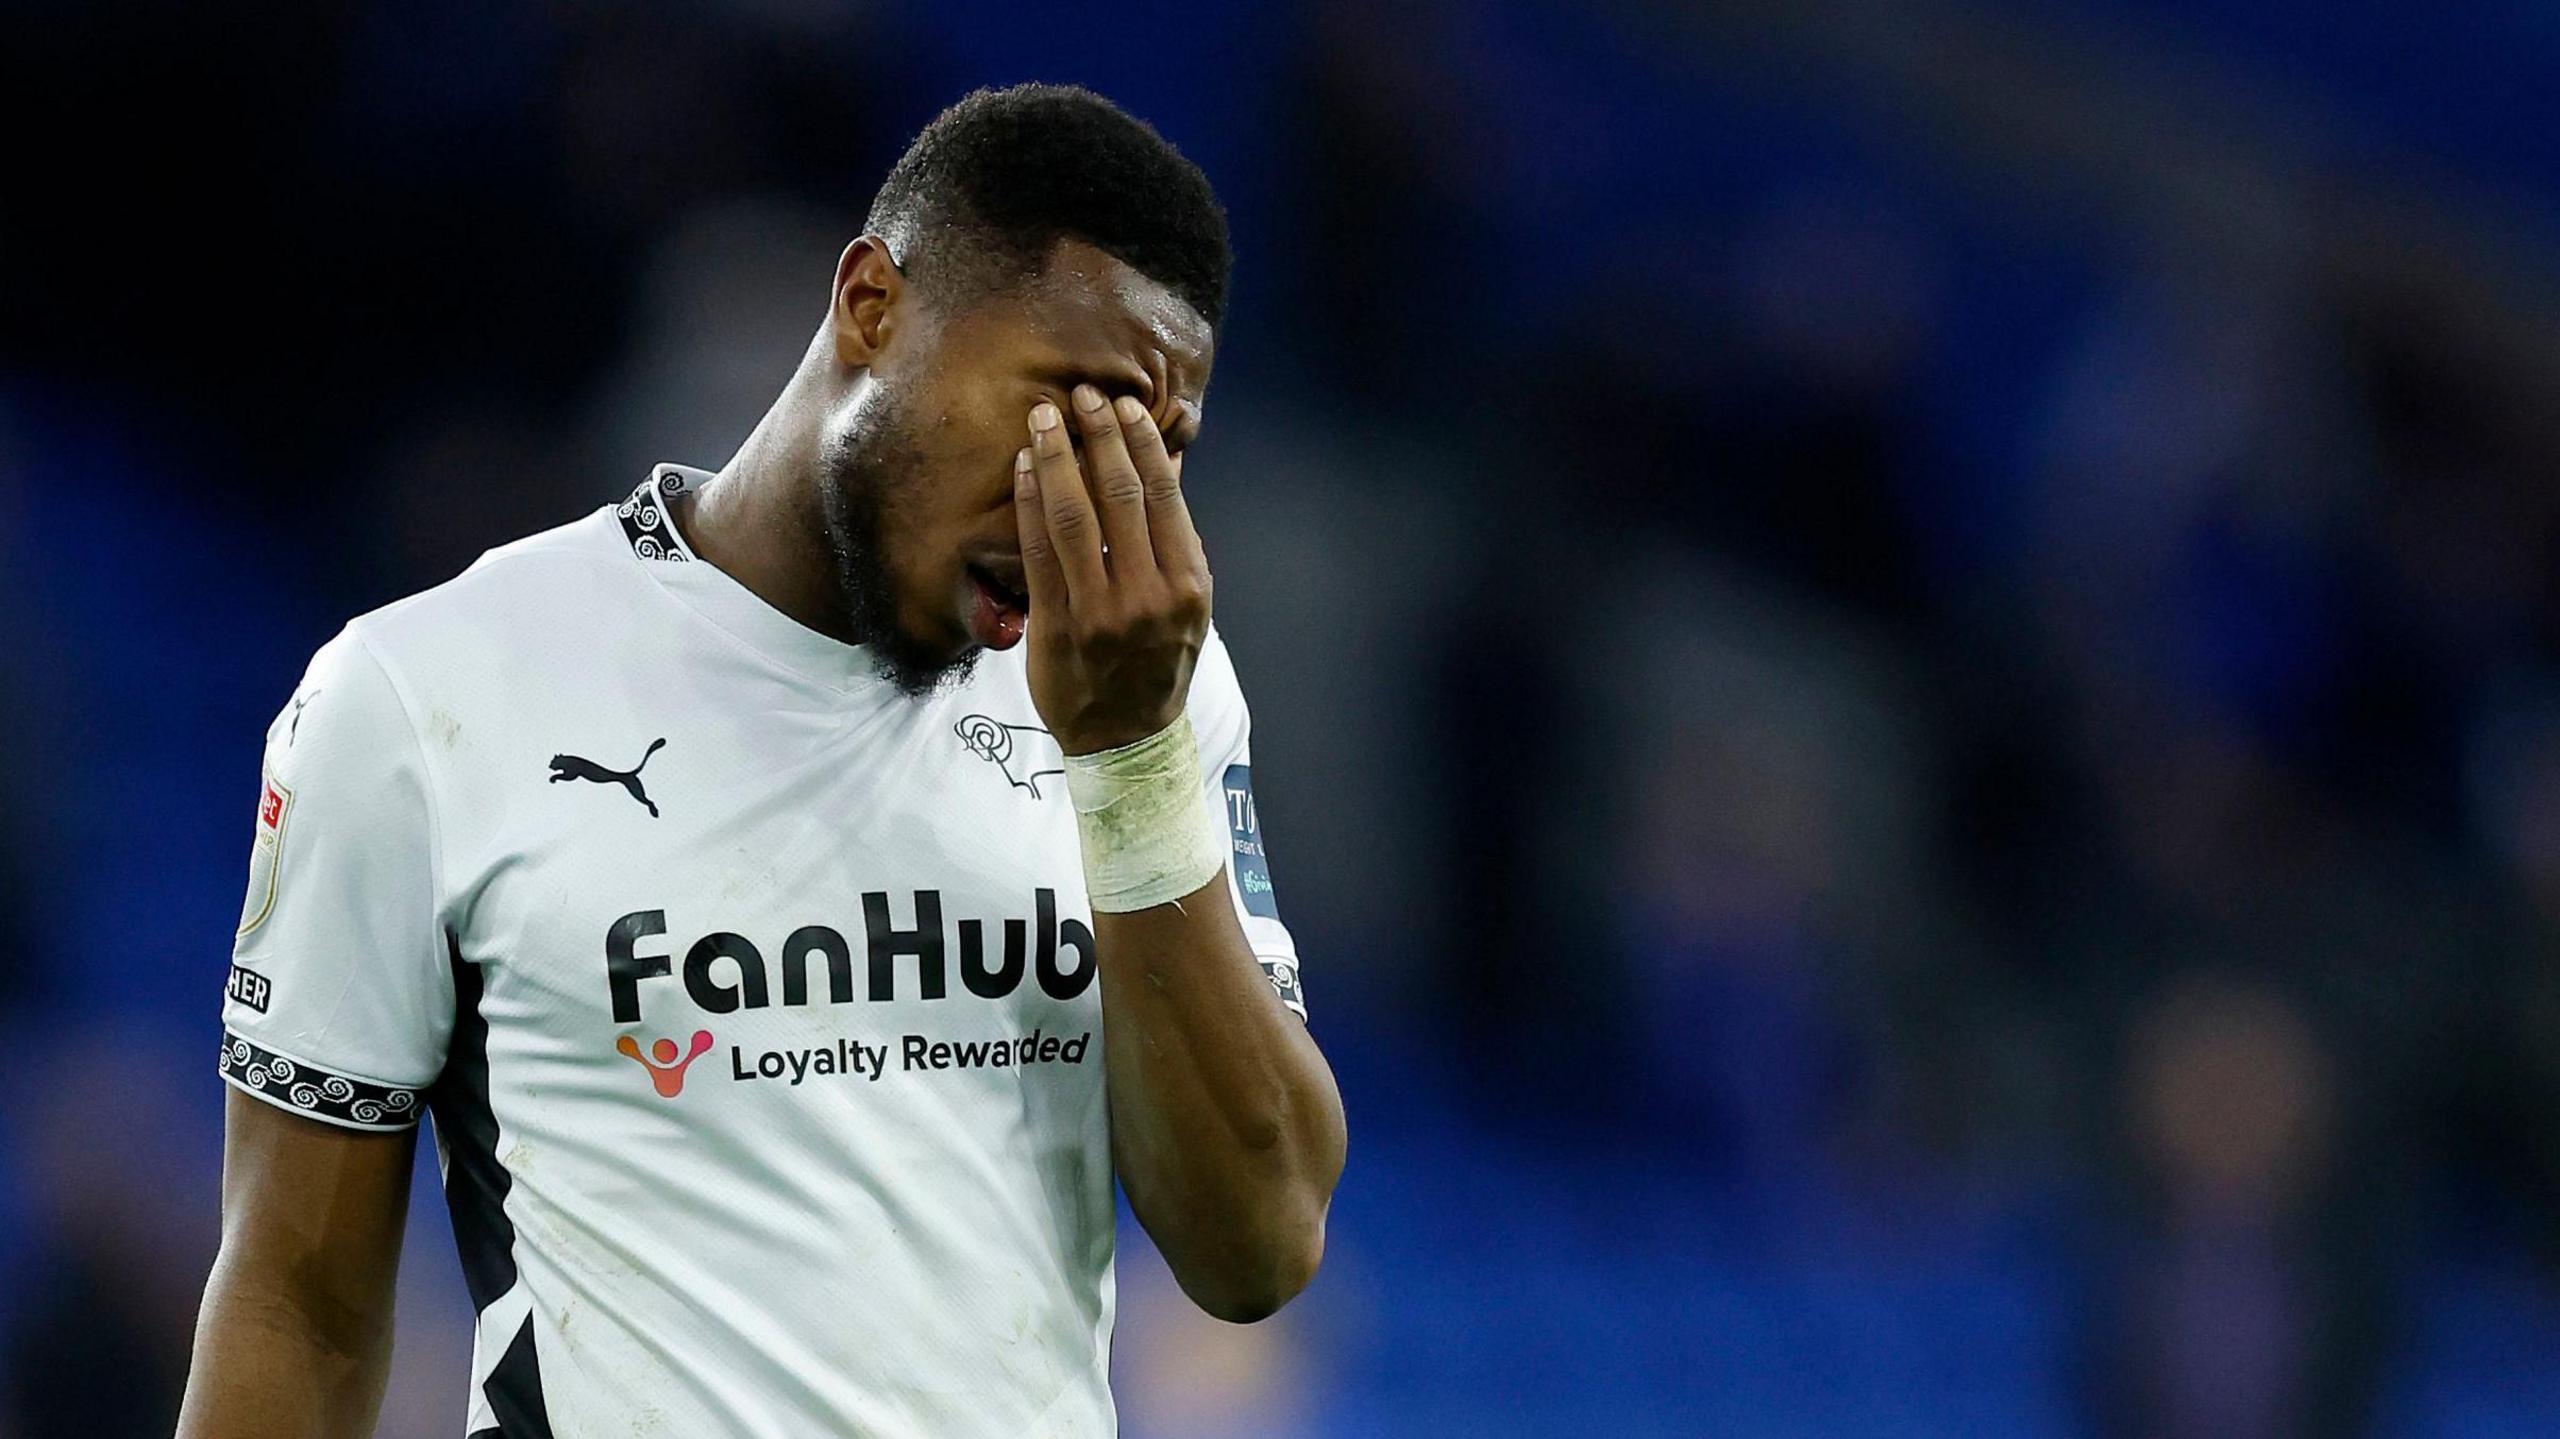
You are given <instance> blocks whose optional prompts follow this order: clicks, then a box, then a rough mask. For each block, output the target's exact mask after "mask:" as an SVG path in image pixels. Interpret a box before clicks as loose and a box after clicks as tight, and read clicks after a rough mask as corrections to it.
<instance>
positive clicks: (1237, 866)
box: [1224, 764, 1280, 919]
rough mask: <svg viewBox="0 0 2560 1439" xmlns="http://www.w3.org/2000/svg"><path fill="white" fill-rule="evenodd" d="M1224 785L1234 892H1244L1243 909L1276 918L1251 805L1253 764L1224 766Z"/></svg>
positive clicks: (1267, 866)
mask: <svg viewBox="0 0 2560 1439" xmlns="http://www.w3.org/2000/svg"><path fill="white" fill-rule="evenodd" d="M1224 788H1225V789H1226V792H1227V839H1228V843H1229V848H1230V850H1231V851H1232V853H1231V854H1230V855H1229V858H1228V863H1229V865H1230V866H1231V867H1232V868H1233V869H1234V870H1235V876H1236V892H1237V893H1238V894H1241V895H1243V896H1244V908H1245V913H1247V914H1258V915H1261V916H1262V917H1263V918H1265V919H1278V918H1279V917H1280V904H1279V901H1277V900H1275V899H1273V898H1272V896H1271V861H1270V859H1269V857H1268V856H1266V855H1265V854H1264V853H1263V852H1262V816H1261V815H1260V814H1259V813H1258V812H1256V811H1255V809H1254V807H1253V767H1252V766H1251V765H1241V764H1231V765H1229V766H1227V774H1226V779H1225V782H1224Z"/></svg>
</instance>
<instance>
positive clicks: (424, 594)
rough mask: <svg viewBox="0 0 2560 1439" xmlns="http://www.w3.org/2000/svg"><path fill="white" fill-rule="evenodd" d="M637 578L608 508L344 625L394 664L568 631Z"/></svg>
mask: <svg viewBox="0 0 2560 1439" xmlns="http://www.w3.org/2000/svg"><path fill="white" fill-rule="evenodd" d="M636 578H638V575H637V571H636V566H635V565H634V564H633V562H632V554H631V548H630V544H629V541H628V540H627V538H626V537H625V536H624V534H623V532H622V529H621V527H620V526H619V525H617V524H616V523H615V522H614V518H613V514H612V512H611V511H610V510H605V509H599V510H595V511H591V512H589V513H588V514H586V515H583V516H581V517H580V518H578V519H575V520H572V521H570V522H569V523H567V524H565V525H558V526H555V527H553V528H551V529H548V530H544V531H542V532H540V533H538V534H532V535H527V536H525V537H524V538H523V539H520V540H515V541H512V542H510V543H508V544H504V545H500V546H498V547H497V548H496V549H493V550H489V551H486V552H485V553H483V554H482V555H481V556H480V558H478V559H476V560H474V561H472V562H471V566H470V568H468V569H466V570H464V571H463V572H462V573H460V574H458V575H455V576H454V577H453V578H451V579H449V580H446V581H445V582H443V583H442V584H439V585H434V586H431V587H430V588H427V589H424V590H420V591H418V592H417V593H416V594H413V595H409V596H407V597H405V598H402V599H398V600H394V601H392V602H391V603H389V604H387V605H384V606H382V607H381V608H379V609H375V610H370V611H368V612H366V613H364V614H361V615H358V616H357V617H356V618H355V619H353V620H351V621H349V622H348V626H347V628H348V630H349V631H350V632H352V633H354V634H356V635H357V636H359V637H360V638H361V639H362V640H363V641H364V643H365V645H366V647H367V648H368V649H370V650H372V651H373V652H374V653H375V654H376V655H377V656H379V657H381V658H383V659H384V660H385V661H386V663H391V664H393V665H394V667H395V668H397V667H405V666H408V665H415V664H417V663H420V662H426V663H433V662H434V661H435V660H436V659H437V658H438V657H442V656H450V655H455V654H458V653H461V652H464V651H465V650H466V649H468V648H469V647H472V646H476V645H483V644H489V643H493V642H494V643H508V644H516V643H524V642H535V641H539V640H540V639H542V638H544V637H546V636H548V637H553V638H557V639H563V640H566V639H568V638H570V636H569V635H567V634H565V633H564V632H563V631H564V629H565V628H571V627H574V624H575V619H576V616H577V615H578V614H579V613H580V612H581V611H583V610H588V609H592V608H594V607H596V606H597V605H599V604H606V603H627V594H626V591H625V590H624V587H625V586H626V585H628V584H630V583H631V582H632V581H633V580H634V579H636Z"/></svg>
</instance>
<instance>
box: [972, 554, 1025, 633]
mask: <svg viewBox="0 0 2560 1439" xmlns="http://www.w3.org/2000/svg"><path fill="white" fill-rule="evenodd" d="M967 568H968V575H969V585H970V588H972V589H974V590H976V591H977V603H976V604H974V605H972V606H971V607H970V613H969V635H970V638H972V639H975V640H976V641H977V642H978V643H980V644H982V645H984V646H986V647H987V648H988V649H991V650H1007V649H1011V648H1013V647H1014V646H1015V645H1016V644H1019V643H1020V642H1021V640H1022V626H1023V623H1024V622H1025V621H1026V620H1028V619H1029V618H1030V617H1031V597H1030V596H1029V595H1027V594H1025V593H1023V592H1022V589H1021V588H1020V587H1019V584H1018V583H1017V582H1009V581H1007V580H1005V579H1002V578H999V577H998V576H997V574H996V572H995V571H993V570H991V569H989V568H987V567H986V566H985V565H981V564H976V563H972V564H970V565H969V566H968V567H967Z"/></svg>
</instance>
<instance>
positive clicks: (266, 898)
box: [234, 773, 293, 938]
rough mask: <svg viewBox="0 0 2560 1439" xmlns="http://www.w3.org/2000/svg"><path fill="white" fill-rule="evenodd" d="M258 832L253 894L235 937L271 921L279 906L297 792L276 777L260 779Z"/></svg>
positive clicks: (243, 906)
mask: <svg viewBox="0 0 2560 1439" xmlns="http://www.w3.org/2000/svg"><path fill="white" fill-rule="evenodd" d="M258 780H259V783H258V833H257V837H256V838H255V839H254V840H253V841H251V843H250V845H249V893H248V894H247V895H246V896H245V897H244V898H242V899H241V901H240V929H239V933H238V935H235V936H234V937H235V938H238V937H244V936H246V935H247V934H248V933H249V932H250V931H251V930H254V929H256V928H257V927H258V926H259V925H262V924H264V923H266V922H267V916H268V915H269V914H270V913H272V912H273V911H274V909H275V907H276V856H277V852H278V851H279V850H280V849H282V847H283V845H284V825H285V821H286V820H287V819H288V818H290V817H291V816H292V814H293V791H292V790H289V789H286V788H285V787H284V786H283V785H282V784H281V783H279V782H277V780H276V777H275V776H274V775H273V774H267V773H261V774H260V775H259V777H258Z"/></svg>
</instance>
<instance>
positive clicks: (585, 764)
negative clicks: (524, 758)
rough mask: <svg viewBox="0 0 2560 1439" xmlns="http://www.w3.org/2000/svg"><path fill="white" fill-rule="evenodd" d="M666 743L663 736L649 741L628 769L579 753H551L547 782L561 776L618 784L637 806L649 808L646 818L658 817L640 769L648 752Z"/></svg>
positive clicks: (647, 761) (647, 757)
mask: <svg viewBox="0 0 2560 1439" xmlns="http://www.w3.org/2000/svg"><path fill="white" fill-rule="evenodd" d="M666 744H667V742H666V741H665V740H664V739H653V740H651V741H649V747H648V748H647V749H646V750H643V751H642V752H641V754H640V762H639V763H638V764H635V765H633V766H632V767H631V768H629V769H607V768H605V767H604V766H603V765H600V764H598V763H596V762H595V761H594V760H591V759H588V758H586V757H585V756H583V755H574V754H555V755H553V756H552V757H551V780H550V782H551V783H553V784H558V783H560V782H561V781H562V780H564V779H583V780H592V781H594V782H595V783H597V784H618V785H620V786H622V788H623V789H624V791H625V792H627V793H628V794H630V796H631V797H632V798H633V799H635V800H637V801H639V802H640V807H641V808H643V809H645V810H647V811H648V812H649V818H651V819H656V818H657V817H658V806H657V802H656V801H654V800H652V799H650V798H649V791H648V790H647V789H645V788H643V787H642V785H641V783H640V771H642V770H644V769H647V768H648V767H649V756H651V755H653V754H656V753H657V752H658V751H659V750H661V749H664V748H666Z"/></svg>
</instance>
